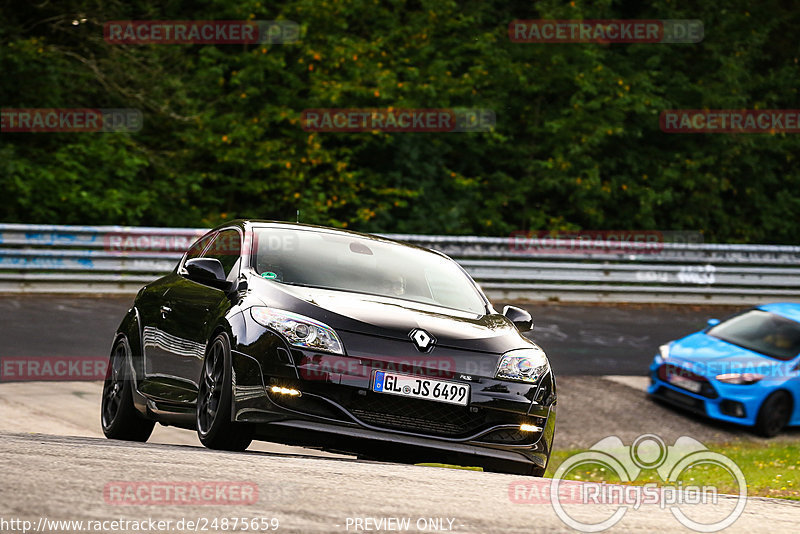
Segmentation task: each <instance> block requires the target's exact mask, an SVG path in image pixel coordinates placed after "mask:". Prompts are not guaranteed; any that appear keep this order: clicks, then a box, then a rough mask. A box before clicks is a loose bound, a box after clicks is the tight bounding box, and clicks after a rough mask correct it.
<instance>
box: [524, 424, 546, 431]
mask: <svg viewBox="0 0 800 534" xmlns="http://www.w3.org/2000/svg"><path fill="white" fill-rule="evenodd" d="M519 429H520V431H521V432H541V431H542V427H540V426H536V425H528V424H525V423H522V424H521V425H519Z"/></svg>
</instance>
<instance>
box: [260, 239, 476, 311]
mask: <svg viewBox="0 0 800 534" xmlns="http://www.w3.org/2000/svg"><path fill="white" fill-rule="evenodd" d="M254 240H255V242H254V243H253V250H254V252H255V261H254V263H253V266H254V267H255V268H256V271H257V272H258V274H260V275H261V276H263V277H264V278H267V279H271V280H274V281H276V282H281V283H284V284H291V285H299V286H307V287H317V288H323V289H335V290H340V291H353V292H357V293H366V294H370V295H379V296H385V297H392V298H398V299H403V300H410V301H413V302H420V303H424V304H432V305H435V306H443V307H446V308H452V309H455V310H460V311H465V312H471V313H475V314H477V315H484V314H486V312H487V307H486V303H485V301H484V299H483V298H482V296H481V294H480V293H479V291H478V290H477V289H476V288H475V286H474V285H473V283H472V280H471V279H470V278H469V277H468V276H467V275H466V274H465V273H464V272H463V271H462V270H461V268H460V267H459V266H458V264H456V263H455V262H454V261H452V260H449V259H447V258H445V257H443V256H440V255H438V254H435V253H433V252H429V251H426V250H422V249H418V248H414V247H408V246H403V245H399V244H395V243H392V242H391V241H385V240H382V239H378V238H374V239H372V238H368V237H360V236H358V235H348V234H338V233H331V232H315V231H313V230H295V229H291V230H290V229H285V228H273V227H269V228H255V229H254Z"/></svg>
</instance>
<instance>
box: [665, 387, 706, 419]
mask: <svg viewBox="0 0 800 534" xmlns="http://www.w3.org/2000/svg"><path fill="white" fill-rule="evenodd" d="M656 395H659V396H661V397H663V398H665V399H667V400H669V401H672V402H674V403H675V404H679V405H681V406H685V407H686V408H689V409H691V410H694V411H696V412H702V413H706V403H705V402H704V401H702V400H700V399H697V398H695V397H691V396H689V395H685V394H683V393H679V392H677V391H674V390H672V389H669V388H665V387H663V386H662V387H660V388H658V391H657V392H656Z"/></svg>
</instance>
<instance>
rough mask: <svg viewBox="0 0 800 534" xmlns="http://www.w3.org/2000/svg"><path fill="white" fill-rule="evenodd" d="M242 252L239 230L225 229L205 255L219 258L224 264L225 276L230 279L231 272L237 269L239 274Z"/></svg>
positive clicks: (236, 274) (205, 256)
mask: <svg viewBox="0 0 800 534" xmlns="http://www.w3.org/2000/svg"><path fill="white" fill-rule="evenodd" d="M241 253H242V240H241V238H240V237H239V232H237V231H236V230H223V231H221V232H220V233H218V234H217V236H216V237H215V238H214V241H212V242H211V246H209V247H208V250H206V253H205V254H203V257H204V258H215V259H218V260H219V262H220V263H221V264H222V268H223V269H225V276H226V277H227V278H228V280H230V279H231V276H230V275H231V272H233V271H236V272H234V275H235V276H238V275H239V272H238V271H239V269H238V262H239V256H241ZM234 268H235V269H234ZM235 276H234V277H235Z"/></svg>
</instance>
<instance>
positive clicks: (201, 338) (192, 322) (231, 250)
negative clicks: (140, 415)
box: [159, 228, 242, 403]
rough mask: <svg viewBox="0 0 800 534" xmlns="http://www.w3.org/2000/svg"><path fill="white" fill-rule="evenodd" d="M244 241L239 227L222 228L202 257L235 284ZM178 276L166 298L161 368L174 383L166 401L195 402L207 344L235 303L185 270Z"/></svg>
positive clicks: (223, 292)
mask: <svg viewBox="0 0 800 534" xmlns="http://www.w3.org/2000/svg"><path fill="white" fill-rule="evenodd" d="M241 238H242V234H241V233H240V231H239V230H238V229H237V228H227V229H223V230H221V231H219V232H218V233H217V234H216V235H215V236H214V237H213V239H212V240H211V242H210V244H209V246H208V247H207V248H206V249H205V251H204V252H203V253H202V254H201V255H200V257H201V258H215V259H217V260H219V262H220V263H221V264H222V267H223V269H224V270H225V275H226V277H227V279H228V280H229V281H231V282H235V281H236V280H237V279H238V277H239V265H240V263H241V261H240V258H241V243H242V239H241ZM178 274H179V276H178V277H177V278H176V280H175V281H174V283H172V284H171V285H170V287H169V289H168V291H167V292H166V294H165V295H164V303H165V305H164V308H162V311H163V312H164V313H163V317H164V319H163V328H162V330H163V332H164V337H165V340H166V341H167V342H166V343H165V344H164V346H165V347H166V349H167V351H166V353H165V354H164V358H163V360H162V361H161V362H159V366H160V371H161V374H162V375H164V376H169V377H172V378H173V379H174V380H175V382H174V387H172V388H170V390H169V395H170V398H168V399H165V400H171V401H175V402H179V403H194V402H195V400H196V399H197V389H198V382H199V379H200V371H201V370H202V365H203V358H204V356H205V351H206V345H207V344H208V342H209V341H210V339H209V338H210V337H211V334H212V332H213V328H214V327H215V326H216V325H217V324H218V322H219V319H220V318H221V317H223V316H224V315H225V313H226V312H227V311H228V310H229V309H230V307H231V305H232V303H231V300H230V298H229V295H228V293H226V292H225V291H223V290H221V289H218V288H216V287H212V286H210V285H206V284H202V283H199V282H197V281H194V280H191V279H189V278H188V277H187V276H186V273H185V272H183V271H179V273H178Z"/></svg>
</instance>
